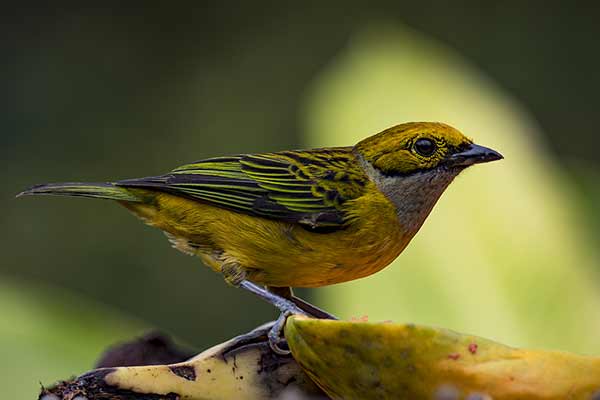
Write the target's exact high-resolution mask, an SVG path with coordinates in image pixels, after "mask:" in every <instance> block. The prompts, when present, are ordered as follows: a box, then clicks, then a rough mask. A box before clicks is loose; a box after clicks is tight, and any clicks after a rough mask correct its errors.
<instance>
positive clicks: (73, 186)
mask: <svg viewBox="0 0 600 400" xmlns="http://www.w3.org/2000/svg"><path fill="white" fill-rule="evenodd" d="M29 195H55V196H80V197H94V198H97V199H110V200H124V201H137V202H139V201H141V199H140V198H138V197H136V196H135V195H134V194H132V193H131V192H130V191H129V190H127V189H125V188H122V187H118V186H115V185H113V184H112V183H78V182H66V183H46V184H42V185H36V186H32V187H30V188H29V189H27V190H25V191H23V192H21V193H19V194H18V195H17V197H21V196H29Z"/></svg>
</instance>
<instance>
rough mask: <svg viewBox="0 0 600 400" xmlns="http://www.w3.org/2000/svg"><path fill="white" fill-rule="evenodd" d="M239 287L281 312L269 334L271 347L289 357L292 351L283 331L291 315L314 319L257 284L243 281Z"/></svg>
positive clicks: (289, 300)
mask: <svg viewBox="0 0 600 400" xmlns="http://www.w3.org/2000/svg"><path fill="white" fill-rule="evenodd" d="M239 286H240V287H241V288H243V289H246V290H248V291H250V292H252V293H254V294H255V295H257V296H259V297H260V298H262V299H263V300H265V301H267V302H269V303H270V304H272V305H274V306H275V307H277V308H278V309H279V311H281V314H280V315H279V318H277V321H275V324H273V326H272V327H271V329H270V330H269V333H268V335H267V336H268V338H269V346H270V347H271V349H272V350H273V351H274V352H275V353H277V354H280V355H288V354H290V350H289V349H288V348H287V343H286V340H285V337H284V334H283V329H284V327H285V321H286V320H287V318H288V317H289V316H290V315H304V316H307V317H314V316H313V315H311V314H310V313H308V312H306V311H304V310H302V309H301V308H300V307H298V306H297V305H296V304H295V303H294V302H293V301H292V300H291V299H287V298H285V297H281V296H279V295H277V294H275V293H272V292H270V291H268V290H266V289H264V288H262V287H260V286H258V285H256V284H255V283H252V282H250V281H247V280H243V281H241V282H240V283H239ZM284 346H285V347H284Z"/></svg>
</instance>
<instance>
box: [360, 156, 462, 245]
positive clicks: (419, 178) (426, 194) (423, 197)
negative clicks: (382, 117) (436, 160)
mask: <svg viewBox="0 0 600 400" xmlns="http://www.w3.org/2000/svg"><path fill="white" fill-rule="evenodd" d="M360 161H361V163H362V165H363V167H364V168H365V171H366V173H367V175H368V176H369V178H370V179H371V180H372V181H373V182H374V183H375V185H376V186H377V188H378V189H379V190H380V191H381V192H382V193H383V194H384V195H385V196H386V197H387V198H388V199H389V200H390V201H391V202H392V203H393V204H394V206H395V207H396V215H397V216H398V221H399V223H400V224H401V226H402V228H403V229H404V230H405V232H406V233H407V234H409V235H414V234H415V233H416V232H417V231H418V230H419V228H420V227H421V225H423V222H425V219H426V218H427V216H428V215H429V213H430V212H431V210H432V209H433V207H434V206H435V203H436V202H437V201H438V199H439V198H440V196H441V195H442V193H444V190H446V188H447V187H448V185H449V184H450V183H451V182H452V181H453V180H454V178H455V177H456V176H457V175H458V173H459V172H460V171H459V170H448V169H444V168H434V169H431V170H426V171H419V172H415V173H413V174H409V175H398V176H393V175H392V176H390V175H385V174H383V173H382V172H381V171H379V170H377V169H376V168H374V167H373V166H372V165H371V164H370V163H369V162H368V161H365V160H364V159H361V160H360Z"/></svg>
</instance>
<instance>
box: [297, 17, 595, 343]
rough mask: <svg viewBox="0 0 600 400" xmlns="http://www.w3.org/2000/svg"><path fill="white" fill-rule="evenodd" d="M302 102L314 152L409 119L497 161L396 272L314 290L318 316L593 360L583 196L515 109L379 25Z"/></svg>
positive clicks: (486, 85)
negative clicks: (448, 132)
mask: <svg viewBox="0 0 600 400" xmlns="http://www.w3.org/2000/svg"><path fill="white" fill-rule="evenodd" d="M307 103H308V107H307V110H306V120H307V127H306V132H307V137H306V142H307V144H308V145H311V146H328V145H344V144H352V143H355V142H357V141H358V140H360V139H362V138H364V137H366V136H367V135H369V134H371V133H372V132H377V131H379V130H382V129H384V128H386V127H388V126H392V125H394V124H397V123H401V122H406V121H421V120H423V121H443V122H446V123H448V124H450V125H452V126H455V127H456V128H458V129H460V130H461V131H462V132H464V133H465V134H466V135H467V136H470V137H472V138H473V139H474V140H475V142H476V143H479V144H482V145H485V146H490V147H492V148H494V149H497V150H498V151H500V152H501V153H502V154H503V155H504V156H505V158H506V159H505V160H503V161H501V162H496V163H493V164H490V165H483V166H475V167H473V168H472V169H471V170H468V171H466V172H465V173H464V175H462V176H460V177H459V178H458V179H457V181H456V182H455V183H453V184H452V185H451V186H450V188H449V189H448V190H447V192H446V194H444V195H443V196H442V199H441V200H440V202H439V203H438V205H437V206H436V208H435V209H434V211H433V213H432V214H431V216H430V217H429V219H428V220H427V221H426V222H425V225H424V227H423V228H422V229H421V232H420V233H418V234H417V236H416V237H415V239H414V240H413V242H412V243H411V244H410V245H409V247H408V249H407V250H406V251H405V252H404V253H403V254H402V255H401V256H400V257H399V259H398V260H396V261H395V262H394V264H392V265H391V266H389V267H388V268H387V269H385V270H384V271H382V272H380V273H378V274H375V275H374V276H371V277H369V278H366V279H363V280H360V281H355V282H351V283H347V284H343V285H337V286H334V287H329V288H325V289H320V290H319V291H317V296H319V304H320V305H322V306H324V307H325V308H326V309H330V310H331V311H332V312H334V313H337V314H340V316H342V317H350V316H359V315H364V314H367V315H369V317H371V319H372V320H385V319H393V320H395V321H410V322H417V323H425V324H433V325H438V326H444V327H447V328H451V329H456V330H459V331H463V332H470V333H473V334H477V335H481V336H485V337H488V338H494V339H496V340H499V341H502V342H504V343H508V344H512V345H518V346H529V347H536V348H540V347H543V348H554V349H564V350H571V351H577V352H584V353H588V354H594V353H597V349H598V348H599V346H600V334H599V333H600V318H598V309H600V290H599V287H598V284H597V283H596V282H599V281H600V279H599V278H600V277H599V276H598V268H597V267H598V266H599V262H598V258H594V254H593V248H592V243H591V240H590V238H588V237H586V236H585V229H583V226H584V224H583V222H584V221H583V220H582V215H579V214H578V209H577V204H578V201H579V199H577V198H576V191H575V190H574V188H573V186H572V185H571V183H570V182H569V181H568V179H567V178H566V176H565V175H564V174H563V173H562V172H561V168H560V160H555V159H552V158H551V157H550V156H549V155H548V154H547V151H546V150H547V149H546V144H545V139H544V135H543V134H542V133H541V132H540V131H539V128H538V127H537V126H536V124H535V123H534V121H532V119H531V117H530V116H529V115H528V114H527V113H526V111H524V110H523V107H522V106H521V105H520V104H519V103H518V102H517V101H516V100H515V99H513V98H511V97H510V96H508V95H507V94H506V93H505V92H504V91H502V90H501V89H500V88H499V87H498V86H497V85H495V84H494V83H493V82H491V81H490V79H489V78H487V77H486V76H485V75H484V74H483V73H482V72H481V71H479V70H477V69H476V68H474V67H473V66H471V65H469V64H468V63H467V61H465V60H464V59H462V58H461V57H460V56H459V55H458V54H456V53H455V52H453V51H451V50H450V49H448V48H446V47H444V46H443V45H441V44H440V43H437V42H433V41H431V40H429V39H427V38H424V37H422V36H420V35H418V34H417V33H415V32H412V31H410V30H401V29H385V28H381V27H380V26H378V27H377V28H373V29H367V30H365V31H363V32H361V33H360V34H357V35H356V36H355V38H354V40H352V41H351V42H350V43H349V45H348V47H347V48H346V49H345V50H344V51H343V52H341V53H340V55H339V56H338V58H336V59H335V60H334V61H333V63H332V64H331V65H330V66H329V67H328V68H327V69H326V70H325V71H324V72H323V73H322V74H321V76H320V77H319V78H318V79H317V80H316V81H315V82H314V86H313V89H312V90H311V91H309V95H308V99H307ZM568 134H569V132H565V135H568Z"/></svg>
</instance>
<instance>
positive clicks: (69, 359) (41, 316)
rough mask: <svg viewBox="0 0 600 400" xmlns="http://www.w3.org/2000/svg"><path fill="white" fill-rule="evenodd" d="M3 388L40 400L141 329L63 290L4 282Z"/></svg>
mask: <svg viewBox="0 0 600 400" xmlns="http://www.w3.org/2000/svg"><path fill="white" fill-rule="evenodd" d="M0 315H2V318H1V319H0V354H1V355H2V366H1V367H0V390H1V392H2V398H3V399H12V400H28V399H34V398H37V397H36V396H37V395H38V394H39V391H40V386H39V385H40V383H44V384H46V385H49V384H52V383H54V382H56V381H57V380H61V379H67V378H69V377H71V376H73V375H75V374H79V373H82V372H85V371H87V370H90V369H91V368H92V367H93V365H94V363H95V362H96V361H97V359H98V357H99V356H100V354H101V353H102V352H103V351H104V350H105V349H106V347H108V346H109V345H112V344H114V343H115V342H116V341H122V340H126V339H131V337H132V336H133V335H135V334H136V333H140V332H141V330H140V327H141V324H136V323H134V322H131V319H130V318H128V319H127V320H126V319H125V318H124V317H121V316H119V315H116V313H115V312H114V310H113V311H111V310H108V309H107V308H106V307H104V306H102V305H100V304H97V303H93V302H91V301H90V300H89V299H88V300H84V299H83V298H81V297H77V296H75V295H73V294H70V293H67V292H65V290H64V289H61V288H52V287H47V286H42V285H39V286H36V287H32V286H26V285H24V284H21V283H19V282H14V281H11V280H8V279H6V278H2V281H1V283H0Z"/></svg>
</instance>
